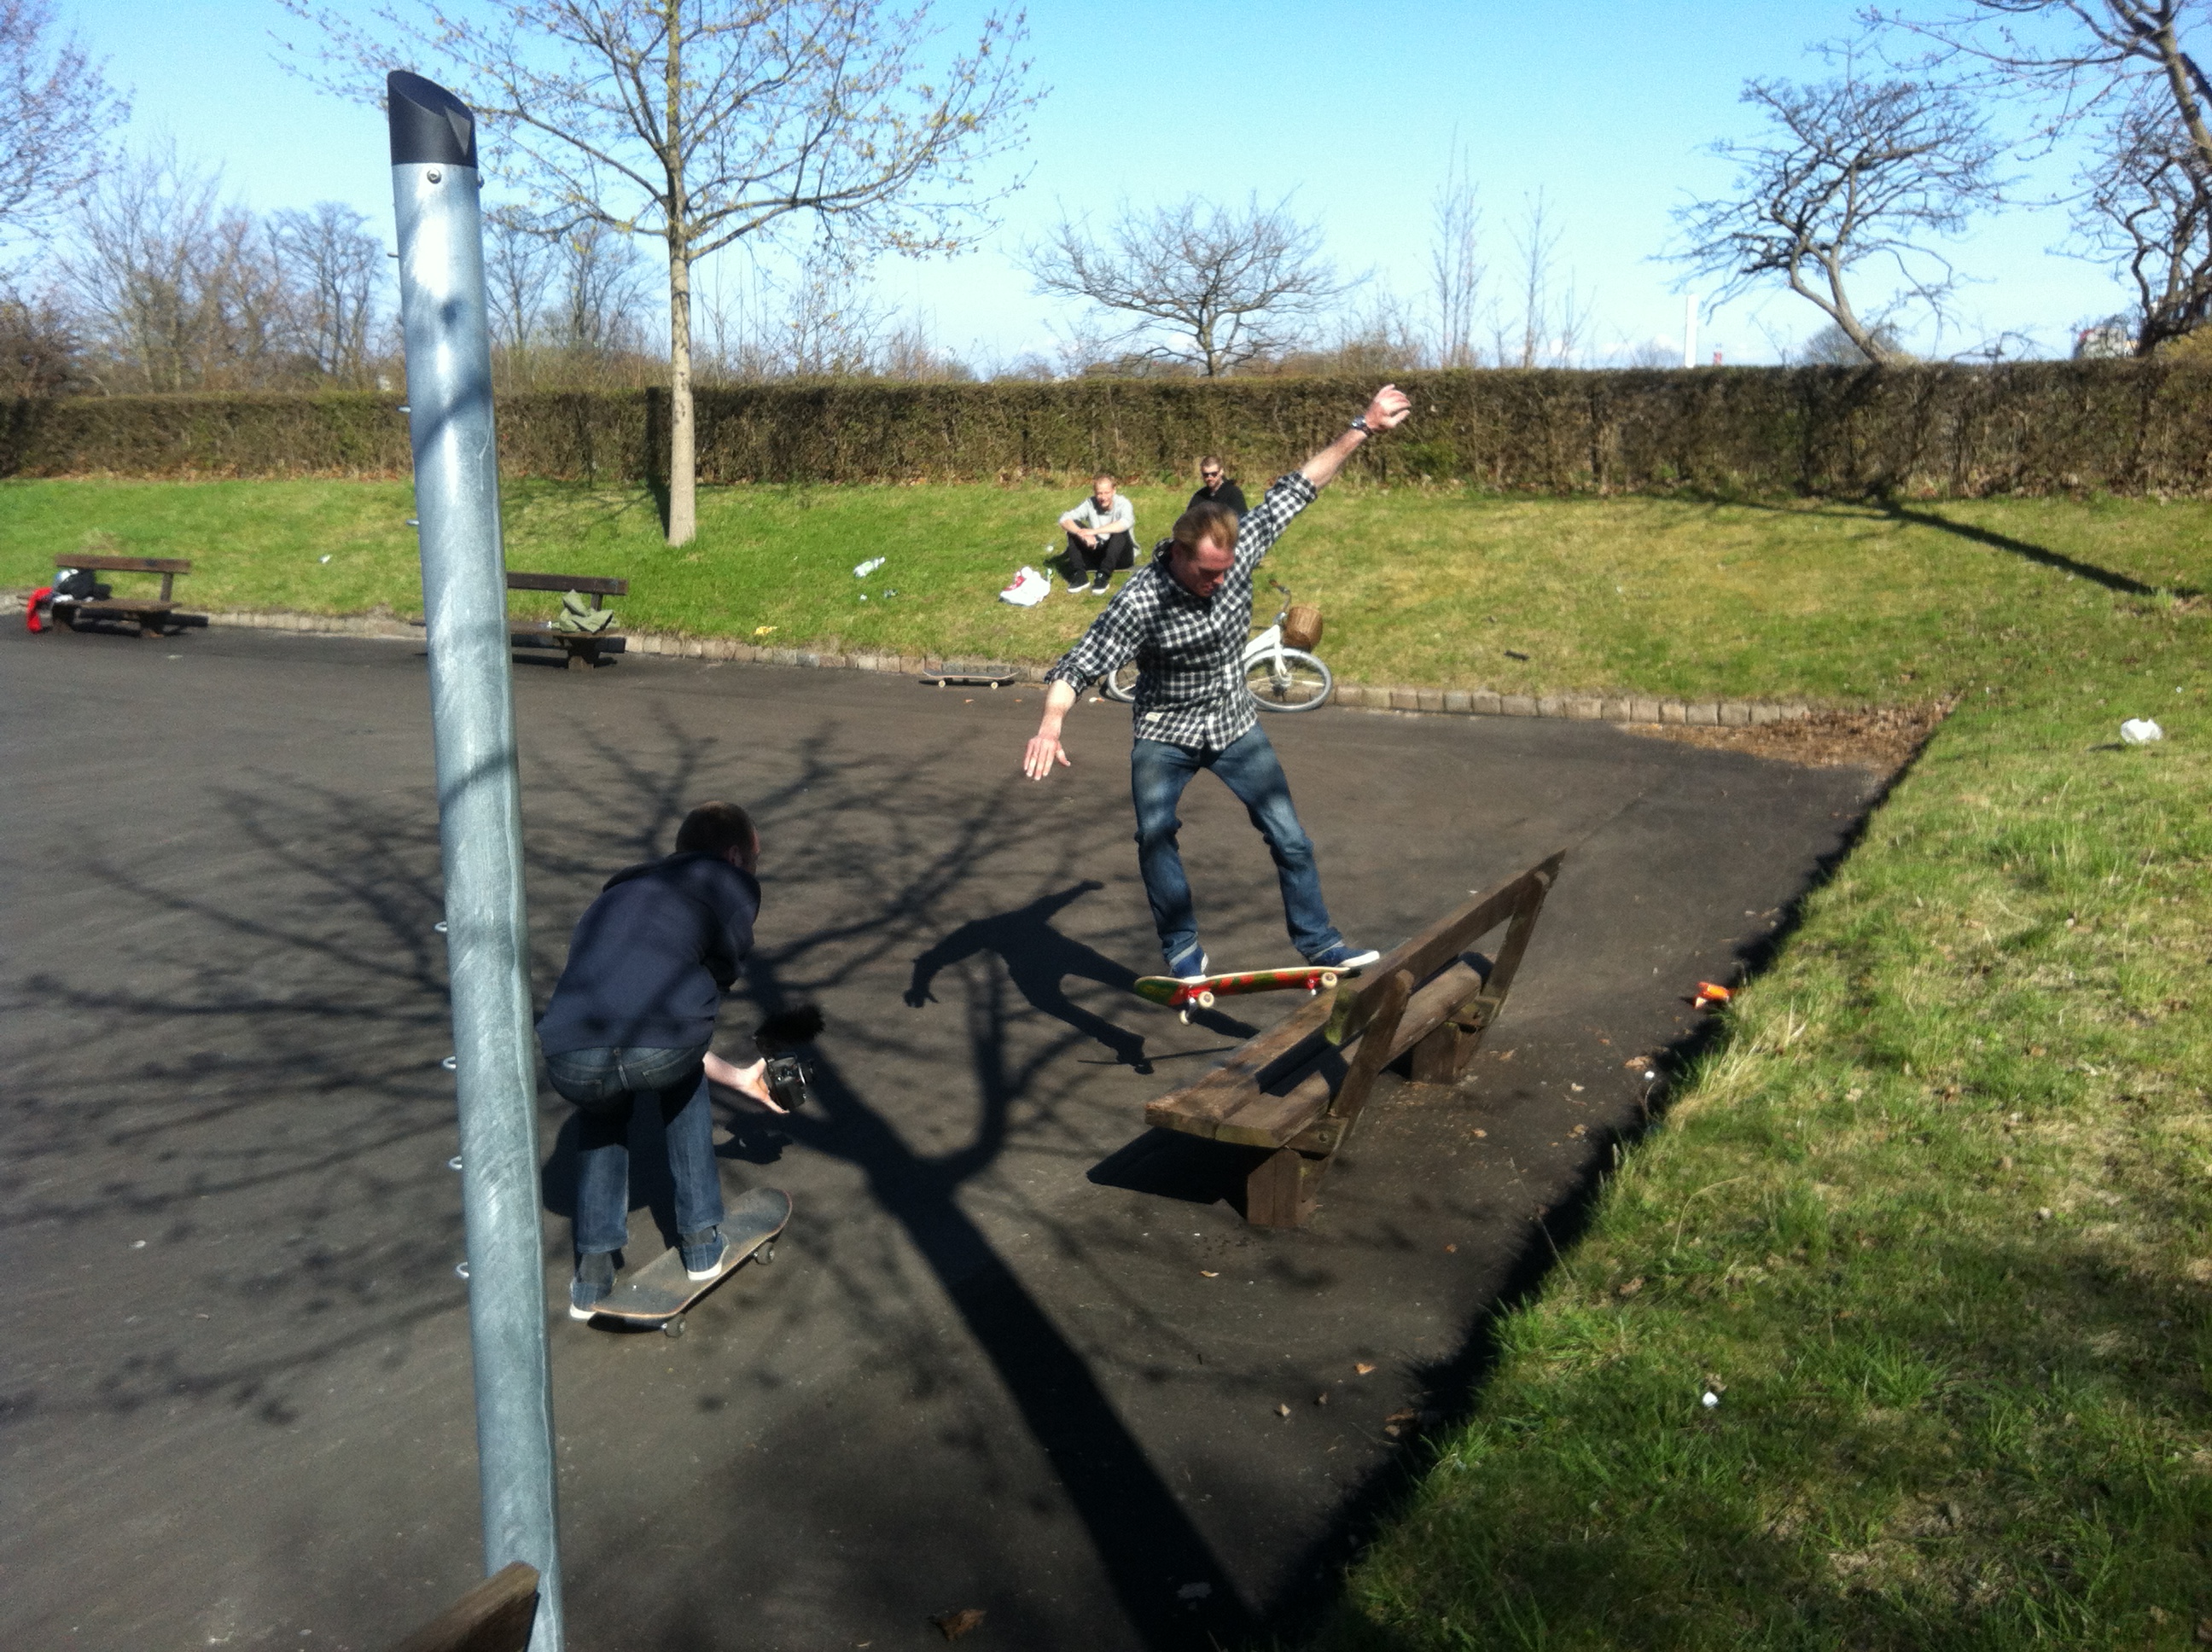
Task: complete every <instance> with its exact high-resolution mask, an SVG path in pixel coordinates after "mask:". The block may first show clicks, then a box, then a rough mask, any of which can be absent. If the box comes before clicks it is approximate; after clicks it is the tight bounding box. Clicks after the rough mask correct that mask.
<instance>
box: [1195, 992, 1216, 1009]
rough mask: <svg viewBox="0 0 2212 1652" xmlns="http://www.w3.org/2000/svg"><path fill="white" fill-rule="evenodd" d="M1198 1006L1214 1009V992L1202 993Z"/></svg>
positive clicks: (1199, 996)
mask: <svg viewBox="0 0 2212 1652" xmlns="http://www.w3.org/2000/svg"><path fill="white" fill-rule="evenodd" d="M1198 1007H1199V1008H1200V1009H1201V1010H1210V1009H1212V1007H1213V994H1212V993H1200V994H1199V995H1198Z"/></svg>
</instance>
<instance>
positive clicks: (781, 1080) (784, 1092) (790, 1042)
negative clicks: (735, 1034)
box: [753, 1004, 823, 1113]
mask: <svg viewBox="0 0 2212 1652" xmlns="http://www.w3.org/2000/svg"><path fill="white" fill-rule="evenodd" d="M822 1026H823V1021H822V1011H820V1010H818V1009H817V1008H816V1007H815V1006H814V1005H811V1004H807V1005H800V1006H799V1008H798V1009H795V1010H785V1011H781V1012H779V1013H777V1014H775V1015H772V1016H770V1017H769V1018H768V1019H767V1020H766V1021H764V1022H763V1023H761V1028H760V1030H759V1031H758V1032H757V1033H755V1034H754V1035H753V1046H754V1048H757V1049H758V1050H759V1051H760V1053H761V1058H762V1060H764V1061H766V1062H767V1063H768V1071H767V1072H766V1074H765V1075H764V1077H765V1078H767V1080H768V1093H769V1095H771V1096H775V1104H776V1105H777V1106H778V1107H780V1108H783V1109H784V1110H785V1111H786V1112H788V1113H796V1112H798V1111H799V1108H802V1107H804V1106H805V1105H806V1102H807V1100H808V1098H809V1097H810V1096H811V1095H812V1094H813V1090H812V1089H811V1085H810V1084H809V1080H811V1078H813V1076H814V1073H813V1069H812V1068H811V1067H810V1066H808V1065H807V1063H806V1058H805V1056H803V1055H801V1054H799V1047H800V1046H802V1045H805V1044H811V1043H812V1042H814V1041H815V1040H816V1039H817V1037H819V1036H821V1033H822Z"/></svg>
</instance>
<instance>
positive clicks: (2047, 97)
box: [1865, 0, 2212, 355]
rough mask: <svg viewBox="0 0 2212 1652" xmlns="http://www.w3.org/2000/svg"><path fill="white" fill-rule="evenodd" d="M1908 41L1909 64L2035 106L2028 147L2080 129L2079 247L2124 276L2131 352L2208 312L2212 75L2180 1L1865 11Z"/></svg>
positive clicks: (2061, 1) (1975, 1)
mask: <svg viewBox="0 0 2212 1652" xmlns="http://www.w3.org/2000/svg"><path fill="white" fill-rule="evenodd" d="M1865 15H1866V18H1867V20H1868V21H1870V22H1875V23H1877V24H1883V25H1887V26H1889V27H1892V28H1893V29H1895V30H1898V31H1901V32H1903V33H1905V34H1907V35H1909V36H1912V37H1917V39H1920V40H1921V41H1922V42H1923V44H1924V45H1925V46H1927V47H1928V48H1929V51H1928V54H1927V56H1926V58H1923V60H1922V62H1921V64H1920V65H1919V66H1920V67H1921V68H1923V70H1933V69H1939V68H1940V69H1942V70H1945V71H1947V72H1953V73H1958V74H1960V75H1962V76H1963V79H1964V83H1965V84H1966V85H1967V86H1969V87H1971V88H1972V89H1973V90H1975V91H1976V92H1978V93H1983V94H1989V93H1998V94H2019V95H2021V96H2024V97H2025V98H2027V100H2030V101H2031V102H2034V103H2039V104H2040V105H2041V106H2042V111H2041V114H2040V116H2039V118H2038V119H2037V121H2036V122H2035V123H2034V125H2033V127H2032V129H2031V131H2030V132H2029V135H2028V137H2027V145H2026V147H2027V148H2028V149H2030V150H2031V151H2034V150H2039V149H2047V148H2048V147H2050V146H2051V144H2052V143H2055V142H2056V141H2057V139H2058V138H2059V137H2062V136H2064V137H2069V138H2070V139H2075V140H2078V139H2079V138H2080V137H2081V135H2082V134H2083V133H2084V131H2086V132H2087V134H2088V149H2089V153H2090V159H2089V160H2088V161H2087V164H2086V165H2085V166H2084V167H2082V168H2081V172H2080V173H2079V174H2078V175H2077V177H2076V179H2075V188H2074V190H2073V192H2072V197H2071V199H2072V204H2073V206H2074V209H2075V215H2074V217H2075V233H2076V234H2077V236H2078V237H2079V242H2080V245H2081V246H2082V247H2083V248H2084V249H2085V250H2086V251H2087V252H2088V253H2089V254H2090V255H2091V256H2093V257H2097V258H2103V259H2106V260H2107V261H2109V262H2111V263H2112V264H2114V265H2115V266H2117V267H2118V269H2119V270H2122V271H2123V272H2124V275H2125V276H2126V277H2127V279H2128V280H2129V281H2130V282H2131V283H2132V284H2133V286H2134V287H2135V288H2136V311H2135V315H2134V327H2135V349H2136V354H2138V355H2148V353H2149V352H2150V351H2152V350H2154V349H2157V348H2158V346H2159V345H2160V344H2162V343H2166V342H2167V341H2169V340H2171V339H2175V338H2179V337H2185V335H2187V334H2188V333H2190V332H2192V331H2195V330H2196V329H2197V327H2199V326H2201V325H2203V323H2204V322H2205V320H2206V319H2207V315H2208V311H2209V310H2212V112H2208V107H2207V106H2208V105H2209V104H2212V82H2207V80H2206V77H2205V74H2204V70H2203V69H2202V68H2201V67H2200V66H2199V59H2198V55H2197V52H2195V51H2193V50H2192V49H2191V46H2192V41H2193V40H2194V39H2195V38H2196V37H2195V36H2194V35H2193V34H2192V33H2191V30H2192V28H2193V27H2203V25H2204V23H2205V22H2206V21H2207V20H2206V15H2205V10H2204V7H2203V5H2202V4H2201V3H2197V4H2191V3H2189V0H1965V3H1962V4H1961V5H1960V6H1959V7H1957V8H1956V9H1953V10H1950V11H1948V12H1945V13H1942V14H1941V15H1932V16H1921V15H1913V14H1911V13H1907V12H1899V11H1892V10H1887V9H1875V10H1870V11H1869V12H1868V13H1867V14H1865Z"/></svg>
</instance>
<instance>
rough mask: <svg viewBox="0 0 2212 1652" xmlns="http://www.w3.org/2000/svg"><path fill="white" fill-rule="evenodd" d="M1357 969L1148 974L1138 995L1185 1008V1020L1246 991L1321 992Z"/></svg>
mask: <svg viewBox="0 0 2212 1652" xmlns="http://www.w3.org/2000/svg"><path fill="white" fill-rule="evenodd" d="M1358 973H1359V972H1358V970H1357V969H1322V967H1321V966H1320V965H1319V964H1313V963H1302V964H1300V965H1299V966H1298V967H1297V969H1244V970H1239V971H1238V972H1237V973H1236V974H1234V975H1192V976H1189V977H1188V978H1187V979H1186V978H1185V977H1182V976H1180V975H1144V976H1140V977H1139V979H1138V981H1137V996H1138V997H1139V998H1148V999H1152V1002H1153V1003H1155V1004H1164V1005H1167V1006H1168V1008H1170V1010H1180V1011H1182V1018H1183V1019H1184V1020H1185V1021H1188V1020H1189V1019H1190V1012H1191V1011H1193V1010H1194V1009H1197V1010H1210V1009H1212V1007H1213V1000H1214V999H1217V998H1237V997H1239V996H1241V995H1242V994H1243V993H1280V992H1285V991H1287V990H1288V989H1290V988H1291V987H1304V988H1305V989H1306V991H1308V992H1309V993H1318V992H1322V991H1324V990H1326V989H1327V988H1328V987H1334V986H1335V985H1336V983H1337V981H1339V980H1340V978H1341V977H1343V976H1345V975H1358Z"/></svg>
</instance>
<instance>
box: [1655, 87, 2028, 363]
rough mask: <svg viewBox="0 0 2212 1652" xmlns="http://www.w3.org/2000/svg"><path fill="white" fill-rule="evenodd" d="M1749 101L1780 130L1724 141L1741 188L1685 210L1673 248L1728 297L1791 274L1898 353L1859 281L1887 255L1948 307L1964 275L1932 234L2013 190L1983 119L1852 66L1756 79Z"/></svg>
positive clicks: (1855, 330)
mask: <svg viewBox="0 0 2212 1652" xmlns="http://www.w3.org/2000/svg"><path fill="white" fill-rule="evenodd" d="M1742 100H1743V101H1744V102H1746V103H1748V104H1751V105H1753V106H1754V107H1756V108H1758V109H1759V110H1760V111H1761V112H1763V113H1764V114H1765V117H1766V118H1767V120H1768V122H1769V124H1770V126H1771V128H1772V129H1774V130H1773V132H1772V136H1771V137H1766V138H1765V139H1763V140H1759V141H1754V142H1744V143H1731V142H1726V141H1723V142H1722V143H1716V144H1714V145H1713V153H1714V154H1716V155H1723V156H1725V157H1726V158H1727V159H1729V160H1730V161H1735V163H1736V165H1737V167H1738V168H1739V171H1738V173H1737V177H1736V184H1735V190H1734V191H1733V192H1732V193H1730V194H1729V195H1726V196H1721V197H1715V198H1712V199H1709V200H1704V201H1698V202H1695V203H1692V204H1691V205H1689V206H1686V207H1683V208H1680V209H1678V210H1676V212H1675V214H1674V217H1675V221H1676V222H1678V223H1679V224H1680V226H1681V230H1682V240H1683V246H1682V250H1681V251H1680V252H1676V253H1674V254H1673V255H1672V256H1673V257H1674V258H1679V259H1680V261H1682V262H1684V263H1686V264H1689V265H1690V266H1691V268H1692V272H1693V273H1694V274H1697V275H1699V276H1717V277H1719V278H1720V286H1719V287H1718V288H1717V290H1716V291H1715V292H1714V293H1713V294H1712V295H1711V302H1712V303H1714V304H1720V303H1723V302H1725V301H1727V300H1728V299H1729V298H1731V297H1733V296H1735V295H1737V294H1739V293H1741V292H1743V291H1744V290H1746V289H1747V288H1750V287H1753V286H1755V285H1757V284H1759V282H1765V281H1767V280H1770V279H1772V278H1773V277H1776V276H1779V277H1781V279H1782V280H1783V282H1784V283H1785V284H1786V285H1787V286H1788V287H1789V288H1790V291H1791V292H1793V293H1796V295H1798V296H1799V297H1801V298H1802V299H1804V300H1806V301H1808V303H1810V304H1812V305H1813V306H1814V307H1815V308H1816V309H1818V310H1819V311H1820V313H1822V314H1823V315H1825V316H1826V317H1827V318H1828V319H1829V320H1830V321H1831V322H1832V323H1834V324H1835V325H1836V326H1838V327H1839V328H1841V329H1842V330H1843V332H1844V337H1847V338H1849V339H1850V341H1851V343H1852V344H1853V345H1854V346H1855V347H1856V348H1857V349H1858V350H1859V351H1860V353H1861V354H1862V355H1863V356H1864V357H1865V358H1866V359H1867V360H1868V361H1888V360H1891V359H1893V358H1894V356H1895V355H1896V354H1897V352H1896V350H1895V349H1894V348H1893V347H1892V346H1889V345H1887V344H1885V343H1884V342H1883V340H1882V338H1881V335H1880V334H1879V333H1878V332H1877V331H1876V330H1875V326H1873V325H1869V322H1868V321H1867V320H1866V319H1863V317H1862V316H1861V315H1860V314H1859V312H1858V310H1857V307H1856V306H1855V304H1854V303H1853V301H1852V299H1851V297H1850V290H1849V288H1850V277H1851V276H1852V273H1853V272H1854V271H1855V270H1857V269H1859V268H1860V267H1861V266H1862V265H1863V264H1867V263H1868V262H1869V260H1877V259H1878V260H1881V261H1883V262H1885V263H1887V264H1888V265H1889V266H1890V267H1891V268H1892V269H1893V270H1894V272H1895V276H1896V278H1897V280H1898V281H1899V283H1901V286H1902V288H1903V289H1904V292H1905V293H1906V294H1910V295H1912V296H1913V297H1917V299H1918V300H1920V301H1921V302H1922V303H1923V304H1924V305H1926V306H1927V307H1928V308H1929V310H1930V311H1931V312H1933V313H1935V314H1936V316H1937V317H1938V319H1941V318H1942V316H1943V315H1944V314H1945V313H1946V303H1947V300H1948V296H1949V294H1950V292H1951V289H1952V288H1953V287H1954V284H1955V282H1956V276H1955V275H1954V271H1953V269H1952V267H1951V264H1950V262H1949V260H1948V259H1947V258H1944V257H1943V256H1942V254H1941V253H1940V252H1937V251H1936V249H1935V248H1934V247H1933V246H1931V245H1929V243H1930V242H1931V241H1932V240H1937V239H1940V238H1942V237H1944V236H1948V235H1953V234H1957V233H1958V232H1959V231H1960V229H1961V228H1964V227H1965V225H1966V221H1967V219H1968V218H1969V217H1970V216H1972V213H1973V211H1974V210H1975V209H1976V208H1978V207H1979V206H1981V205H1984V204H1985V203H1990V202H1992V201H1994V200H1996V198H1997V197H1998V194H1999V191H2000V186H1999V183H1998V180H1997V179H1996V178H1995V177H1994V176H1993V175H1992V164H1993V162H1994V161H1995V160H1996V155H1997V147H1996V144H1995V143H1993V142H1992V141H1991V140H1990V137H1989V135H1988V131H1987V127H1986V124H1985V121H1984V118H1983V116H1982V115H1981V114H1980V112H1978V111H1977V110H1976V109H1975V108H1974V107H1973V106H1972V104H1971V103H1970V101H1969V100H1968V99H1967V97H1966V95H1965V94H1963V93H1962V92H1960V90H1959V89H1958V88H1947V87H1942V86H1935V85H1929V84H1927V83H1925V82H1915V81H1907V80H1891V81H1880V82H1867V81H1863V80H1862V79H1860V78H1859V76H1857V72H1856V71H1855V70H1850V69H1848V68H1847V70H1846V72H1845V73H1844V75H1842V76H1839V77H1838V78H1836V79H1833V80H1830V81H1825V82H1820V83H1819V84H1815V85H1802V84H1799V83H1797V82H1791V81H1749V82H1746V83H1745V86H1744V89H1743V95H1742Z"/></svg>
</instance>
